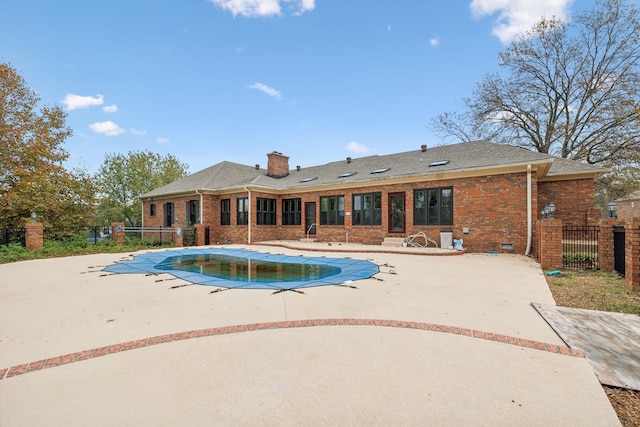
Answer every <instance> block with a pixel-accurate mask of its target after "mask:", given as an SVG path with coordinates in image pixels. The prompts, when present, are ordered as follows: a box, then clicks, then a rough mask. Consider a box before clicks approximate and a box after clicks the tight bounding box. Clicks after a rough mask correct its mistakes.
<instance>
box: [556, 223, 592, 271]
mask: <svg viewBox="0 0 640 427" xmlns="http://www.w3.org/2000/svg"><path fill="white" fill-rule="evenodd" d="M599 237H600V227H598V226H587V225H580V226H576V225H564V226H563V227H562V267H563V268H564V269H568V270H599V269H600V263H599V260H598V239H599Z"/></svg>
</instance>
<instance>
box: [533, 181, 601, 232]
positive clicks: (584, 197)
mask: <svg viewBox="0 0 640 427" xmlns="http://www.w3.org/2000/svg"><path fill="white" fill-rule="evenodd" d="M594 191H595V190H594V181H593V179H577V180H571V181H553V182H539V183H538V206H539V209H538V212H537V215H538V218H539V217H540V211H541V210H542V209H543V208H544V207H545V206H547V205H548V204H550V203H551V202H553V204H554V205H555V207H556V212H555V214H554V218H559V219H562V220H563V221H564V223H565V224H573V225H596V224H597V221H598V220H600V219H601V218H602V215H601V214H600V213H599V212H600V211H598V213H595V212H594V206H595V201H594Z"/></svg>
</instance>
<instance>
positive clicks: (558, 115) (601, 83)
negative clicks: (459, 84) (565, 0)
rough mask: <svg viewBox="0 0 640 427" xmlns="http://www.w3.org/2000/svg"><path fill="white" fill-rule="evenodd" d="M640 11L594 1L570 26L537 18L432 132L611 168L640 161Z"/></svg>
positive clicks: (612, 0)
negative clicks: (458, 109) (462, 109)
mask: <svg viewBox="0 0 640 427" xmlns="http://www.w3.org/2000/svg"><path fill="white" fill-rule="evenodd" d="M639 15H640V12H639V10H638V8H637V7H635V6H631V5H630V4H628V3H627V2H625V1H624V0H596V3H595V6H594V8H593V9H591V10H588V11H586V12H584V13H582V14H581V15H579V16H577V17H576V18H575V20H574V21H572V22H571V23H565V22H561V21H559V20H556V19H542V20H541V21H540V22H539V23H538V24H537V25H536V26H534V27H533V28H532V29H531V30H530V31H529V32H527V33H526V34H524V35H522V36H521V37H519V38H518V39H517V40H515V41H514V42H512V43H511V44H510V45H509V46H508V47H506V49H505V50H503V51H502V52H500V54H499V65H500V66H501V67H502V69H503V70H504V72H502V73H500V74H498V73H493V74H488V75H487V76H486V77H485V78H484V80H482V81H481V82H480V83H478V84H477V86H476V89H475V91H474V93H473V95H472V96H471V97H470V98H466V99H464V103H465V106H466V111H465V112H463V113H443V114H441V115H439V116H438V117H437V118H436V119H434V120H433V121H432V124H431V127H432V128H433V129H435V130H436V132H438V133H439V134H440V135H441V136H443V137H445V138H448V139H460V140H463V141H469V140H473V139H488V140H492V141H494V142H500V143H504V144H511V145H517V146H521V147H525V148H528V149H531V150H535V151H538V152H541V153H548V154H552V155H555V156H559V157H563V158H569V159H573V160H578V161H582V162H586V163H589V164H594V165H600V166H605V167H612V168H616V169H618V168H625V167H628V166H632V165H637V164H638V163H639V160H640V16H639Z"/></svg>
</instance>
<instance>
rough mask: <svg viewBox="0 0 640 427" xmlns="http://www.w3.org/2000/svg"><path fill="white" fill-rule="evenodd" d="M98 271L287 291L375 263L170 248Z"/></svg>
mask: <svg viewBox="0 0 640 427" xmlns="http://www.w3.org/2000/svg"><path fill="white" fill-rule="evenodd" d="M103 271H107V272H111V273H121V274H161V273H168V274H171V275H173V276H175V277H177V278H180V279H183V280H186V281H188V282H191V283H193V284H197V285H204V286H218V287H223V288H239V289H276V290H291V289H297V288H307V287H314V286H326V285H337V284H341V283H345V282H347V281H353V280H360V279H366V278H369V277H371V276H373V275H374V274H376V273H378V272H379V268H378V266H377V265H376V264H374V263H372V262H369V261H363V260H356V259H351V258H328V257H309V256H292V255H280V254H271V253H263V252H256V251H249V250H246V249H236V248H224V247H222V248H202V249H193V248H189V249H171V250H167V251H159V252H149V253H146V254H142V255H135V256H134V258H133V260H131V261H123V262H119V263H117V264H113V265H110V266H107V267H105V268H104V269H103Z"/></svg>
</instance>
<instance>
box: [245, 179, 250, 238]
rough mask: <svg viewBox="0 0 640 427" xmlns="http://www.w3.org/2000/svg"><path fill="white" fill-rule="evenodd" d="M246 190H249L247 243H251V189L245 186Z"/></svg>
mask: <svg viewBox="0 0 640 427" xmlns="http://www.w3.org/2000/svg"><path fill="white" fill-rule="evenodd" d="M244 191H246V192H247V197H248V200H247V201H248V206H247V216H248V218H247V245H250V244H251V190H249V189H248V188H247V187H244Z"/></svg>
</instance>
